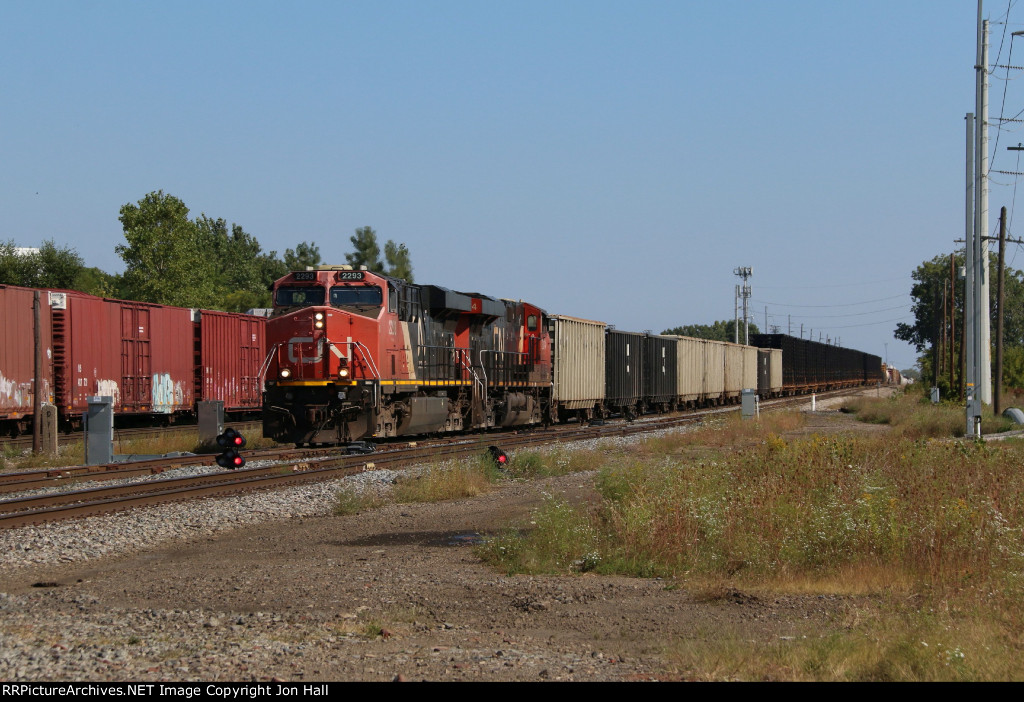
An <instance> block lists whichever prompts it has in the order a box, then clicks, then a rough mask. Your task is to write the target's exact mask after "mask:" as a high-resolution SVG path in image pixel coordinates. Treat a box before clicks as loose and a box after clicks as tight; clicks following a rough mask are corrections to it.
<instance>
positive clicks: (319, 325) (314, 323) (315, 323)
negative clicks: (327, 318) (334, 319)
mask: <svg viewBox="0 0 1024 702" xmlns="http://www.w3.org/2000/svg"><path fill="white" fill-rule="evenodd" d="M313 326H314V327H316V328H317V329H323V328H324V323H323V322H320V321H316V322H313Z"/></svg>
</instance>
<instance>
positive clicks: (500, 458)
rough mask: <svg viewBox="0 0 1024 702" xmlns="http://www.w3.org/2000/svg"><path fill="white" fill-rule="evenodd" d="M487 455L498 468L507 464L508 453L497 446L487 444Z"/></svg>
mask: <svg viewBox="0 0 1024 702" xmlns="http://www.w3.org/2000/svg"><path fill="white" fill-rule="evenodd" d="M487 455H488V456H490V458H491V460H492V461H494V463H495V464H496V465H497V466H498V467H499V468H504V467H505V466H506V465H507V464H508V454H506V453H505V452H504V451H502V450H501V449H500V448H498V447H497V446H488V447H487Z"/></svg>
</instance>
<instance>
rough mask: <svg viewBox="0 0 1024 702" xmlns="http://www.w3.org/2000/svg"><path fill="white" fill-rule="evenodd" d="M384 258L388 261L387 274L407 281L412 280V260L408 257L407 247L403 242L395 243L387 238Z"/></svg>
mask: <svg viewBox="0 0 1024 702" xmlns="http://www.w3.org/2000/svg"><path fill="white" fill-rule="evenodd" d="M384 258H385V260H387V262H388V275H390V276H391V277H392V278H401V279H402V280H404V281H406V282H407V283H411V282H413V279H412V261H411V260H410V259H409V249H408V248H406V246H405V244H396V243H395V242H393V241H391V240H390V239H388V241H387V243H386V244H384Z"/></svg>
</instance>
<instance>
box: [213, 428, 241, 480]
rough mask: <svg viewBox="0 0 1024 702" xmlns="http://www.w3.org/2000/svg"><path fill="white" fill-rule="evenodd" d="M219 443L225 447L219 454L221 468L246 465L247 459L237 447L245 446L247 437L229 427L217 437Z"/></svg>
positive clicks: (218, 459) (218, 460)
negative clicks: (240, 453)
mask: <svg viewBox="0 0 1024 702" xmlns="http://www.w3.org/2000/svg"><path fill="white" fill-rule="evenodd" d="M217 444H218V445H219V446H220V447H221V448H223V449H225V450H224V452H223V453H221V454H219V455H218V456H217V465H219V466H220V467H221V468H230V469H232V470H234V469H235V468H241V467H242V466H244V465H245V459H244V458H242V456H241V455H239V453H238V451H236V450H235V449H239V448H242V447H243V446H245V437H244V436H242V435H241V434H239V433H238V432H237V431H236V430H234V429H228V430H226V431H225V432H224V433H223V434H220V435H219V436H218V437H217Z"/></svg>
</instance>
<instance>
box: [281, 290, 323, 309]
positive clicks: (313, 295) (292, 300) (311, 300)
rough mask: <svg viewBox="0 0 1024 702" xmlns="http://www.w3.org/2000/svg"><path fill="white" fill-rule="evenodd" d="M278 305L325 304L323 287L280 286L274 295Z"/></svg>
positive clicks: (304, 305) (307, 305) (303, 305)
mask: <svg viewBox="0 0 1024 702" xmlns="http://www.w3.org/2000/svg"><path fill="white" fill-rule="evenodd" d="M274 304H275V305H277V306H278V307H310V306H313V305H322V304H324V289H323V288H278V289H277V294H276V295H275V296H274Z"/></svg>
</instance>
